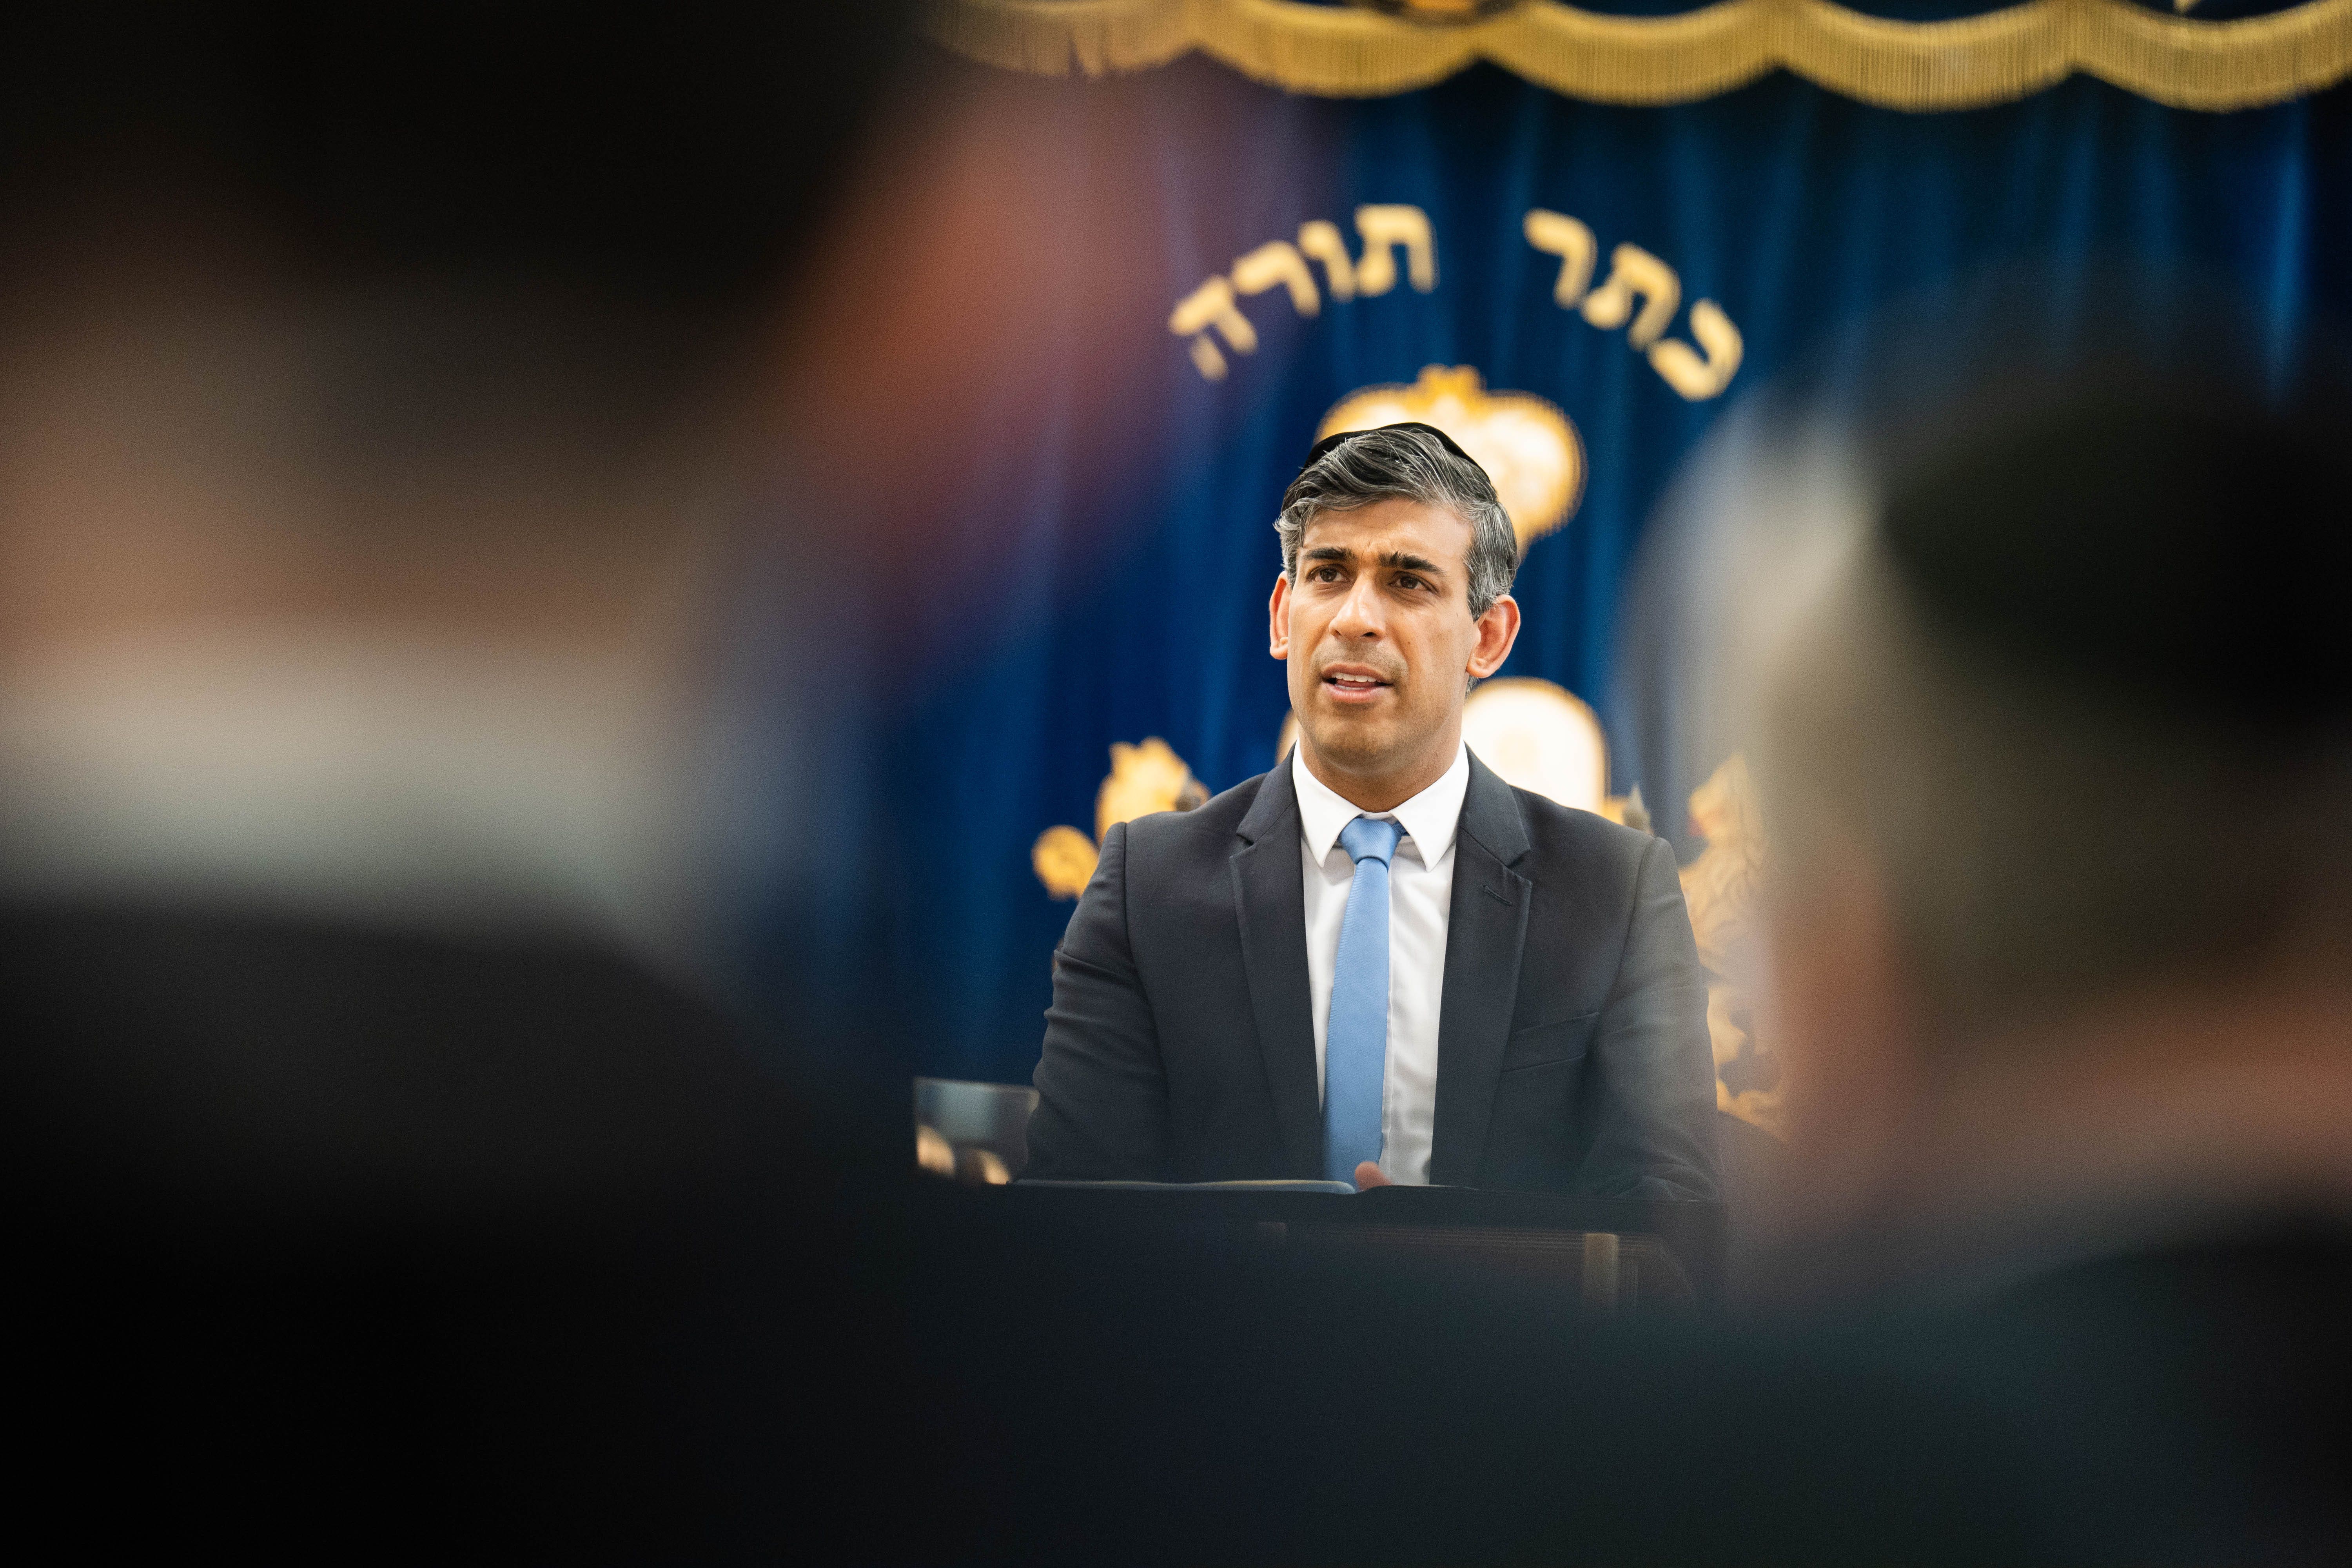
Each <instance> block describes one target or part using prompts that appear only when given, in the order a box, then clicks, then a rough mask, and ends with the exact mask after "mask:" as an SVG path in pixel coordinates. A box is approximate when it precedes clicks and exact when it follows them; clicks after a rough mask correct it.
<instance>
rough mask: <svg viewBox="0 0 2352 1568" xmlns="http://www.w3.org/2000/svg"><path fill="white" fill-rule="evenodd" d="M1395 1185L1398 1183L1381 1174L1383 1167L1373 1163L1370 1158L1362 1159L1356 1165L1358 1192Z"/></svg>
mask: <svg viewBox="0 0 2352 1568" xmlns="http://www.w3.org/2000/svg"><path fill="white" fill-rule="evenodd" d="M1394 1185H1396V1184H1395V1183H1394V1182H1391V1181H1390V1180H1389V1179H1388V1178H1387V1177H1386V1176H1384V1175H1382V1174H1381V1168H1380V1167H1379V1166H1378V1165H1375V1164H1373V1163H1371V1162H1370V1160H1365V1161H1362V1162H1360V1163H1358V1165H1357V1166H1356V1190H1357V1191H1358V1192H1365V1191H1368V1190H1369V1189H1370V1188H1373V1187H1392V1186H1394Z"/></svg>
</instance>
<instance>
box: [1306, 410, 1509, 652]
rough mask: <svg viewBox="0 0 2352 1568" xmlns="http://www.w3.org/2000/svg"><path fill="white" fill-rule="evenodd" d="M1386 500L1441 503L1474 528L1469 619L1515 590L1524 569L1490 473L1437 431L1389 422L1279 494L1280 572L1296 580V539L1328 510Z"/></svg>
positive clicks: (1319, 461)
mask: <svg viewBox="0 0 2352 1568" xmlns="http://www.w3.org/2000/svg"><path fill="white" fill-rule="evenodd" d="M1382 500H1416V501H1421V502H1423V503H1424V504H1425V505H1429V506H1442V507H1444V508H1445V509H1446V510H1449V511H1452V512H1454V513H1455V514H1456V515H1458V516H1459V517H1460V518H1461V519H1462V521H1465V522H1466V523H1468V524H1469V525H1470V551H1469V554H1468V556H1467V558H1466V560H1465V563H1464V564H1465V571H1466V574H1467V575H1468V578H1469V594H1470V614H1471V615H1472V616H1483V615H1485V614H1486V611H1487V608H1488V607H1489V606H1490V605H1493V604H1494V602H1495V601H1496V600H1497V599H1499V598H1501V597H1502V596H1503V595H1506V594H1507V593H1509V592H1510V591H1511V579H1512V577H1513V576H1515V575H1516V574H1517V572H1518V569H1519V540H1518V535H1517V533H1516V532H1514V531H1513V530H1512V528H1511V520H1510V517H1509V515H1508V514H1507V513H1506V512H1505V511H1504V510H1503V503H1502V502H1501V501H1500V500H1497V499H1496V495H1495V485H1494V481H1493V480H1491V479H1488V478H1487V477H1486V469H1484V468H1480V467H1479V466H1478V465H1477V464H1476V463H1475V462H1474V461H1472V460H1471V459H1470V458H1468V457H1466V456H1465V455H1464V454H1463V452H1462V450H1461V448H1459V447H1455V446H1454V444H1453V443H1452V442H1450V441H1448V440H1446V439H1445V438H1444V437H1442V436H1440V435H1438V434H1437V432H1435V431H1434V430H1430V429H1425V428H1423V427H1422V426H1415V425H1388V426H1381V427H1380V428H1379V429H1375V430H1367V431H1364V432H1363V433H1362V434H1360V435H1357V436H1351V437H1349V438H1347V439H1345V440H1342V441H1339V442H1338V443H1336V444H1335V445H1333V446H1331V447H1330V448H1329V449H1328V450H1327V451H1325V452H1324V453H1323V454H1322V455H1321V456H1319V457H1318V458H1314V459H1313V460H1312V461H1310V462H1309V463H1308V464H1307V467H1306V468H1305V469H1304V470H1303V471H1302V472H1301V473H1300V474H1299V476H1298V477H1297V479H1293V480H1292V481H1291V482H1290V488H1289V489H1286V490H1285V491H1284V492H1283V495H1282V512H1281V515H1280V516H1278V517H1276V519H1275V521H1274V531H1275V533H1276V536H1278V537H1279V538H1280V539H1281V541H1282V574H1283V575H1284V576H1286V577H1288V578H1289V579H1291V581H1293V582H1297V580H1298V542H1299V540H1300V539H1302V538H1303V537H1305V535H1306V532H1307V524H1308V523H1310V522H1312V521H1314V520H1315V519H1316V518H1318V517H1319V516H1321V515H1322V514H1323V513H1325V512H1327V511H1353V510H1356V509H1357V508H1358V507H1365V506H1370V505H1371V504H1372V503H1373V502H1374V501H1382Z"/></svg>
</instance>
